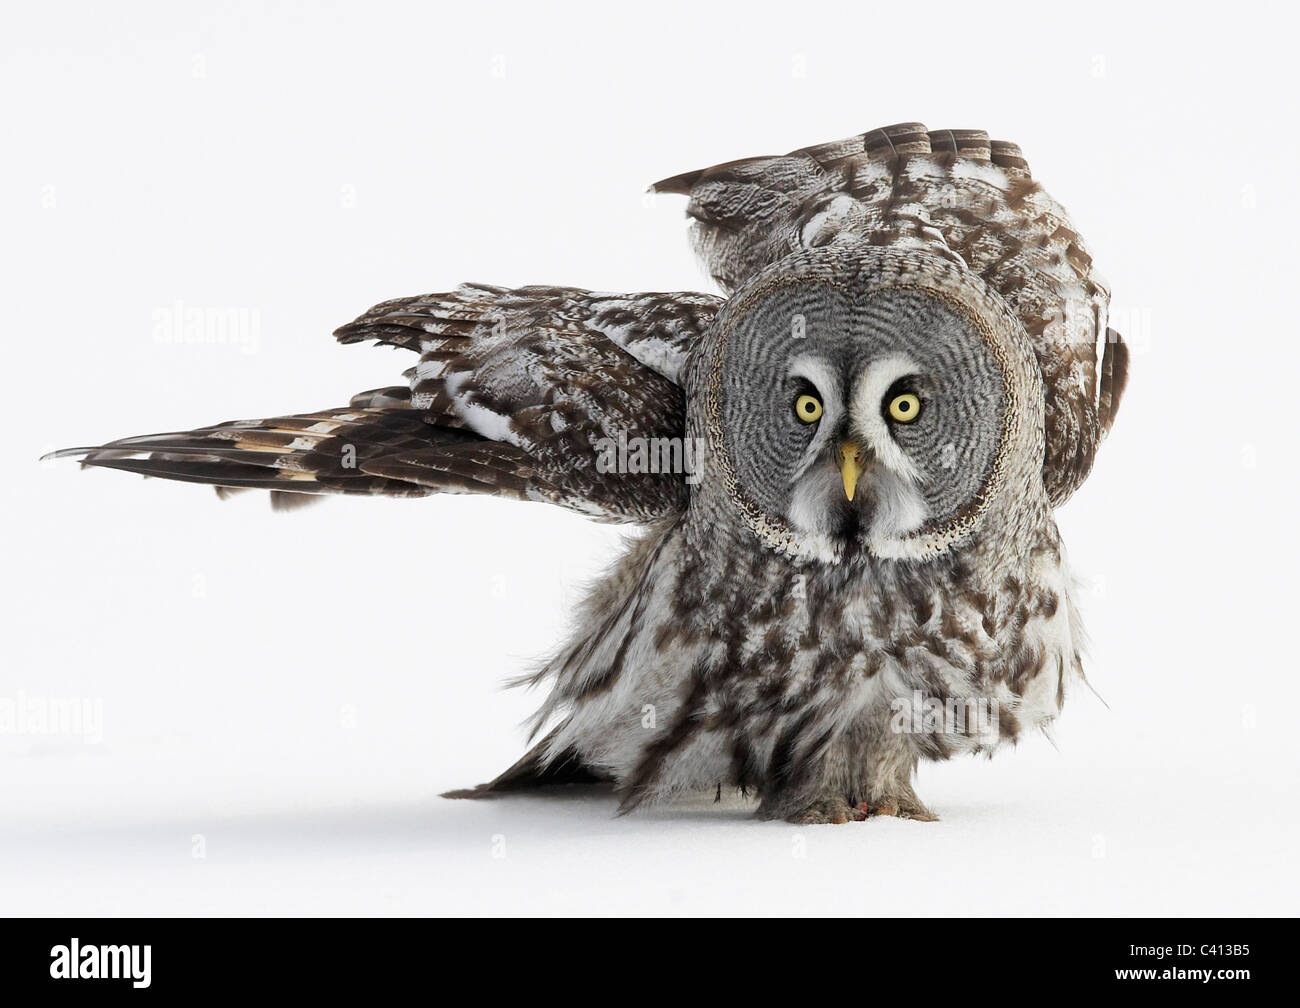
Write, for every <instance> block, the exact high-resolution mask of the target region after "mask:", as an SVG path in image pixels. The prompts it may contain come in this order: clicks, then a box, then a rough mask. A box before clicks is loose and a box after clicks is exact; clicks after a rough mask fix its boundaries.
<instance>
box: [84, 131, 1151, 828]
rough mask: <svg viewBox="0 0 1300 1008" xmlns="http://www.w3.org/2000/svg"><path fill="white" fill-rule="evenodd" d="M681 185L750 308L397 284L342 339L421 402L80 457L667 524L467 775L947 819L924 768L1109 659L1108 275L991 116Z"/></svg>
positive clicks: (739, 302) (314, 489)
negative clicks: (1075, 594)
mask: <svg viewBox="0 0 1300 1008" xmlns="http://www.w3.org/2000/svg"><path fill="white" fill-rule="evenodd" d="M655 188H656V189H657V190H658V191H660V192H668V193H680V194H683V195H687V196H689V198H690V203H689V208H688V212H689V214H690V216H691V217H692V219H693V225H692V227H693V234H694V240H695V244H696V247H697V250H698V251H699V254H700V256H701V258H702V259H703V261H704V263H705V266H706V268H707V269H708V271H709V272H710V274H711V275H712V276H713V277H714V278H715V279H716V280H717V282H718V283H719V284H720V285H721V286H722V288H723V290H724V291H726V292H727V293H728V294H729V295H730V297H729V298H728V299H727V300H726V301H725V302H724V301H723V300H722V299H720V298H717V297H713V296H710V295H706V294H692V293H675V294H593V293H590V292H587V291H582V290H576V289H568V288H543V287H526V288H521V289H518V290H506V289H502V288H497V287H488V286H480V285H466V286H462V287H460V288H458V289H457V290H456V291H454V292H451V293H447V294H432V295H427V296H424V297H416V298H407V299H400V300H396V301H388V302H385V303H383V304H380V305H378V306H376V307H375V308H373V309H371V310H370V311H368V312H367V313H365V314H364V315H362V316H361V317H360V318H359V319H357V320H356V321H355V322H353V323H351V324H349V325H346V326H344V327H343V328H341V329H340V330H339V331H338V332H337V334H336V335H337V336H338V338H339V339H340V340H341V341H343V342H345V343H354V342H360V341H365V340H373V341H376V342H379V343H385V344H390V345H392V346H396V347H400V348H404V349H407V350H410V351H413V352H415V353H417V354H418V355H419V357H418V361H417V362H416V363H415V365H414V366H413V367H412V368H411V369H410V370H408V371H407V373H406V377H407V379H408V383H409V384H408V385H407V386H405V387H393V388H386V389H379V390H375V391H372V392H367V393H362V394H361V395H359V396H357V397H356V398H354V400H353V402H352V405H351V406H350V407H348V408H345V409H339V410H327V411H323V412H321V413H315V414H309V415H306V416H299V417H283V418H278V419H274V420H265V421H244V422H238V423H233V424H222V425H219V426H215V427H209V428H204V429H201V430H198V431H189V432H184V433H177V434H162V435H153V436H149V437H143V438H127V439H124V440H121V441H115V442H112V443H110V444H107V445H104V446H102V447H100V448H93V449H74V450H71V451H70V452H68V454H74V455H78V456H80V457H81V458H82V460H83V462H84V463H85V464H87V465H97V466H106V467H111V468H120V469H126V470H129V471H134V472H141V473H145V474H147V475H156V476H166V477H170V478H175V479H183V480H191V481H195V482H204V483H211V484H214V485H216V486H218V487H221V488H265V489H270V490H272V491H274V492H275V493H276V495H277V497H278V498H279V499H288V498H289V496H290V495H294V494H297V495H301V494H319V493H335V492H339V493H349V492H352V493H373V494H387V495H409V496H422V495H425V494H430V493H434V492H481V493H492V494H497V495H501V496H509V497H515V498H518V499H521V500H537V501H547V502H550V503H555V504H560V505H562V506H565V507H568V508H572V509H574V510H577V511H580V512H582V513H585V514H588V515H591V516H593V517H595V518H598V519H601V520H606V521H621V522H637V523H642V524H643V525H644V526H645V529H644V534H643V535H642V536H641V537H640V538H639V539H638V540H636V542H635V543H634V544H633V545H632V546H631V548H630V549H629V551H628V552H627V554H626V555H625V556H624V557H623V558H622V559H621V560H620V561H619V562H618V563H617V565H616V566H615V568H614V569H613V570H612V571H611V573H610V574H609V575H608V576H607V577H606V578H605V579H604V580H602V581H601V583H600V584H598V585H597V586H596V588H595V590H594V591H593V592H592V594H591V596H590V598H589V599H588V600H587V601H586V602H585V603H584V605H583V607H582V610H581V612H580V614H579V616H580V618H579V621H578V629H577V630H576V631H575V633H574V634H573V636H572V637H571V639H570V640H569V641H568V643H567V644H566V645H565V646H564V647H563V648H562V649H561V650H560V651H559V653H558V654H557V655H556V656H555V657H554V658H553V659H552V660H551V661H550V662H549V663H548V664H547V665H546V666H545V667H544V668H543V670H542V671H541V672H540V673H538V674H537V675H536V676H534V677H532V679H533V680H534V681H538V682H541V681H549V682H550V683H551V692H550V694H549V697H548V699H547V700H546V702H545V704H544V705H543V707H542V709H541V710H540V711H539V712H538V714H537V718H536V724H535V730H536V731H538V732H544V735H543V738H542V740H541V741H540V742H539V743H538V744H537V745H536V746H535V747H534V748H533V749H532V750H531V751H530V752H529V753H528V754H527V755H526V756H525V757H524V758H523V759H521V760H520V761H519V763H518V764H516V765H515V766H514V767H512V768H511V769H510V770H508V771H507V772H506V773H504V774H503V775H501V777H499V778H498V779H497V780H496V781H494V782H492V783H491V784H489V785H484V786H482V787H480V788H477V789H474V790H472V791H469V792H459V793H458V794H461V795H474V796H479V795H490V794H494V793H496V792H499V791H506V790H511V789H516V788H520V787H531V786H537V785H539V784H549V783H563V782H569V781H577V780H610V781H613V782H614V783H615V785H616V786H617V787H618V789H619V791H620V793H621V795H622V799H623V808H624V809H630V808H632V807H635V806H636V805H638V804H639V803H641V802H643V801H646V800H649V799H658V798H662V797H664V796H667V795H671V794H674V793H679V792H683V791H690V790H699V789H708V790H713V789H715V788H718V787H722V786H727V787H737V788H741V789H744V790H746V791H750V792H753V793H754V794H756V795H757V796H758V798H759V800H760V805H759V814H760V816H763V817H769V818H786V819H790V820H793V821H799V822H842V821H847V820H849V819H856V818H863V817H865V816H866V815H868V814H870V813H872V812H880V813H888V814H896V815H905V816H912V817H917V818H930V813H929V812H928V811H927V810H926V808H925V807H924V805H923V804H922V803H921V802H920V800H919V799H918V798H917V797H916V795H915V793H914V791H913V789H912V784H911V781H912V776H913V773H914V771H915V768H916V765H917V762H918V760H919V759H921V758H930V759H943V758H946V757H948V756H951V755H954V754H956V753H959V752H971V751H988V750H992V749H993V748H995V747H996V746H998V745H999V744H1000V743H1002V742H1004V741H1008V740H1014V739H1015V738H1017V737H1018V736H1019V735H1020V734H1022V733H1023V732H1025V731H1028V730H1031V729H1034V728H1037V727H1041V726H1043V725H1045V724H1046V723H1047V722H1048V721H1049V720H1050V719H1051V718H1053V717H1054V716H1055V715H1056V714H1057V713H1058V711H1059V710H1060V707H1061V704H1062V703H1063V702H1064V698H1065V694H1066V692H1067V691H1068V690H1069V689H1070V687H1071V686H1072V684H1073V683H1075V682H1077V681H1078V680H1079V678H1080V676H1081V674H1082V668H1081V659H1080V646H1081V632H1080V628H1079V624H1078V616H1077V613H1076V610H1075V606H1074V604H1073V602H1072V599H1071V590H1070V577H1069V574H1068V572H1067V570H1066V567H1065V564H1064V560H1063V556H1062V547H1061V542H1060V537H1059V535H1058V533H1057V529H1056V526H1055V523H1054V522H1053V519H1052V510H1053V508H1055V507H1057V506H1059V505H1060V504H1061V503H1062V502H1063V501H1064V500H1066V499H1067V498H1068V497H1069V496H1070V494H1071V493H1073V491H1074V490H1075V489H1077V487H1078V486H1079V484H1080V483H1081V482H1082V481H1083V479H1084V478H1085V477H1086V476H1087V474H1088V472H1089V470H1090V469H1091V466H1092V462H1093V458H1094V456H1095V454H1096V451H1097V448H1098V446H1099V445H1100V443H1101V441H1102V439H1103V438H1104V437H1105V435H1106V433H1107V432H1108V431H1109V429H1110V426H1111V423H1112V421H1113V419H1114V416H1115V413H1116V410H1117V409H1118V406H1119V401H1120V396H1121V394H1122V391H1123V387H1124V381H1125V377H1126V372H1127V363H1128V358H1127V353H1126V351H1125V349H1124V345H1123V343H1122V341H1121V340H1120V339H1119V337H1118V335H1117V334H1114V333H1113V332H1112V331H1110V330H1108V329H1107V326H1106V315H1107V302H1108V291H1107V288H1106V286H1105V285H1104V284H1103V283H1102V282H1101V280H1100V279H1099V278H1098V277H1097V275H1096V274H1095V273H1094V272H1093V269H1092V262H1091V259H1090V257H1089V256H1088V254H1087V252H1086V251H1085V249H1084V247H1083V243H1082V240H1081V239H1080V238H1079V236H1078V234H1077V233H1076V232H1075V231H1074V229H1073V228H1072V226H1071V225H1070V223H1069V221H1068V219H1067V218H1066V216H1065V213H1064V211H1063V210H1062V209H1061V208H1060V206H1059V205H1058V204H1056V203H1055V202H1053V201H1052V200H1051V199H1050V198H1049V197H1048V196H1047V195H1046V193H1045V192H1044V191H1043V190H1042V189H1041V188H1040V187H1039V186H1038V185H1037V183H1035V182H1034V181H1032V180H1031V178H1030V176H1029V170H1028V166H1027V165H1026V163H1025V161H1024V159H1023V157H1022V156H1021V154H1020V151H1019V149H1018V148H1016V147H1015V146H1014V145H1011V144H1007V143H1002V142H999V141H990V140H989V139H988V137H987V136H986V135H985V134H983V133H980V132H977V131H970V130H943V131H933V132H927V131H926V130H925V129H924V127H922V126H920V125H918V124H904V125H901V126H893V127H888V128H885V129H881V130H875V131H872V132H871V133H867V134H864V135H860V136H856V137H852V138H850V139H848V140H844V141H839V142H836V143H830V144H823V145H820V146H816V147H810V148H806V149H804V150H800V151H796V152H794V153H792V154H789V155H786V156H783V157H760V158H748V159H745V160H743V161H736V162H731V163H729V164H725V165H719V166H717V167H714V168H709V169H705V170H703V171H697V172H691V173H688V174H686V175H681V176H677V177H676V178H673V179H669V180H667V181H665V182H661V183H659V184H658V185H657V186H656V187H655ZM1099 347H1101V348H1102V349H1101V352H1100V353H1099ZM647 446H648V448H649V450H648V452H647V451H646V450H645V449H646V448H647ZM638 452H640V454H638ZM294 499H297V498H294ZM445 632H447V633H451V632H454V628H453V627H451V626H448V627H447V628H446V629H445Z"/></svg>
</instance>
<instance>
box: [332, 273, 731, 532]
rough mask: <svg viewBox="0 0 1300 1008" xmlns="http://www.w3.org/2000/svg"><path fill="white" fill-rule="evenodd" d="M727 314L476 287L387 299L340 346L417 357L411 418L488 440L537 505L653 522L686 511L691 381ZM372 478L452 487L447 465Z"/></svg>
mask: <svg viewBox="0 0 1300 1008" xmlns="http://www.w3.org/2000/svg"><path fill="white" fill-rule="evenodd" d="M721 305H722V299H721V298H717V297H714V296H712V295H708V294H693V293H671V294H660V293H647V294H599V293H593V292H591V291H585V290H578V289H575V288H567V287H522V288H518V289H514V290H509V289H505V288H501V287H490V286H486V285H479V284H465V285H462V286H461V287H459V288H457V289H456V290H455V291H453V292H451V293H446V294H429V295H425V296H421V297H413V298H403V299H399V300H396V301H386V302H384V303H382V304H379V305H376V306H375V307H374V308H372V309H370V311H368V312H366V313H365V314H364V315H362V316H361V317H360V318H358V319H357V320H356V321H355V322H352V323H349V324H348V325H345V326H343V327H341V328H340V329H339V330H338V331H337V332H336V333H335V335H336V336H337V337H338V339H339V340H340V341H342V342H344V343H355V342H359V341H361V340H376V341H378V342H380V343H385V344H389V345H392V346H399V347H405V348H407V349H411V350H415V351H417V352H418V353H419V354H420V361H419V363H418V364H417V365H416V366H415V367H414V368H412V369H411V370H409V371H408V372H407V377H408V379H409V380H410V405H411V407H412V408H414V409H418V410H420V411H421V412H422V413H423V415H424V417H425V419H426V421H427V422H428V423H429V424H432V425H434V426H435V427H438V428H449V429H452V430H460V431H464V432H471V433H473V434H475V435H477V436H478V437H479V438H481V439H484V440H485V441H486V444H483V443H481V442H480V443H479V446H478V448H477V449H475V450H477V451H488V452H494V453H503V454H506V455H508V456H509V457H510V458H511V459H513V460H514V469H515V471H516V472H517V473H518V474H519V476H520V478H521V479H523V480H524V482H525V484H526V487H527V495H528V496H532V497H535V498H537V499H542V500H548V501H550V502H551V503H555V504H560V505H563V506H565V507H568V508H572V509H573V510H576V511H580V512H583V513H585V514H589V515H592V516H594V517H597V518H600V519H604V520H609V521H648V520H653V519H655V518H660V517H663V516H665V515H669V514H672V513H674V512H676V511H679V510H681V509H682V508H684V507H685V505H686V495H687V488H686V475H687V474H686V472H685V471H684V469H685V468H686V467H687V466H688V465H689V464H690V463H691V459H692V457H691V456H689V453H688V452H687V451H686V446H685V445H684V436H685V427H686V423H685V398H684V395H683V393H682V390H681V388H680V387H679V385H678V384H677V381H678V374H679V372H680V370H681V367H682V365H683V363H684V361H685V359H686V357H687V355H688V354H689V352H690V350H691V348H692V346H693V345H694V343H695V341H696V340H697V338H698V337H699V336H700V334H701V333H703V331H704V330H705V329H706V328H707V327H708V325H709V323H710V322H711V321H712V319H713V316H714V315H715V314H716V313H717V311H718V309H719V308H720V307H721ZM460 451H461V452H462V453H465V452H469V451H470V449H468V448H465V449H460ZM611 466H612V467H613V468H612V471H611ZM426 467H427V469H426ZM369 470H370V471H371V472H373V473H374V474H375V475H379V476H389V477H393V478H398V479H404V480H410V481H414V482H423V483H426V484H427V485H430V486H432V487H435V488H441V487H440V482H441V480H442V474H441V473H440V472H439V471H438V465H437V460H436V459H434V460H427V459H421V458H416V457H411V456H409V455H406V456H402V457H397V458H393V459H391V460H387V461H385V462H384V463H381V464H372V465H370V466H369Z"/></svg>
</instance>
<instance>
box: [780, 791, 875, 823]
mask: <svg viewBox="0 0 1300 1008" xmlns="http://www.w3.org/2000/svg"><path fill="white" fill-rule="evenodd" d="M869 814H870V813H868V811H867V807H866V802H863V803H862V804H861V805H850V804H849V803H848V802H847V801H845V800H844V799H843V798H841V797H839V796H838V795H836V796H831V797H826V798H819V799H817V800H816V801H814V802H813V803H812V804H811V805H809V806H807V807H806V808H804V809H801V810H800V811H798V812H795V813H793V814H792V815H788V816H786V817H785V820H786V822H792V823H798V824H799V825H800V826H816V825H821V824H823V823H837V824H838V823H846V822H861V821H862V820H863V819H865V818H867V816H868V815H869Z"/></svg>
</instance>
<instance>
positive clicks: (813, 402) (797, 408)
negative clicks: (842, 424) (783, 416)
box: [794, 395, 822, 423]
mask: <svg viewBox="0 0 1300 1008" xmlns="http://www.w3.org/2000/svg"><path fill="white" fill-rule="evenodd" d="M794 415H795V416H797V417H798V418H799V419H800V420H802V421H803V422H804V423H816V422H817V421H818V420H820V419H821V418H822V403H821V400H820V399H818V398H817V397H816V396H810V395H801V396H800V397H799V398H798V399H796V400H795V401H794Z"/></svg>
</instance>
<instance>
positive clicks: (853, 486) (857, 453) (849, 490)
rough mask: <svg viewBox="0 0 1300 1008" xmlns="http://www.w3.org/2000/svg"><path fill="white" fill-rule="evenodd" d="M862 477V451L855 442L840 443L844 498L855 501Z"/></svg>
mask: <svg viewBox="0 0 1300 1008" xmlns="http://www.w3.org/2000/svg"><path fill="white" fill-rule="evenodd" d="M861 475H862V449H861V448H859V447H858V445H857V442H855V441H841V442H840V476H842V477H843V478H844V496H845V497H847V498H848V499H849V500H853V495H854V493H856V492H857V489H858V477H859V476H861Z"/></svg>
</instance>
